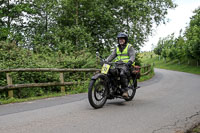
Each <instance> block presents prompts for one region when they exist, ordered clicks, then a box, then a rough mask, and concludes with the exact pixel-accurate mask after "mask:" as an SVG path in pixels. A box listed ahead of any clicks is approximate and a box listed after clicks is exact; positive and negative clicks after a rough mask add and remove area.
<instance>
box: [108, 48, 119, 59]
mask: <svg viewBox="0 0 200 133" xmlns="http://www.w3.org/2000/svg"><path fill="white" fill-rule="evenodd" d="M116 56H117V54H116V49H115V50H114V51H113V52H112V53H111V55H110V56H108V58H107V59H106V61H107V62H111V61H112V60H113V59H115V57H116Z"/></svg>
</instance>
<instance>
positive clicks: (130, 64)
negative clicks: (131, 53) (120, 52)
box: [126, 60, 133, 68]
mask: <svg viewBox="0 0 200 133" xmlns="http://www.w3.org/2000/svg"><path fill="white" fill-rule="evenodd" d="M132 64H133V62H132V61H131V60H129V61H128V63H126V65H127V66H128V67H129V68H131V66H132Z"/></svg>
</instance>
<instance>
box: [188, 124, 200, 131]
mask: <svg viewBox="0 0 200 133" xmlns="http://www.w3.org/2000/svg"><path fill="white" fill-rule="evenodd" d="M187 133H200V124H199V125H198V126H196V127H194V128H193V129H191V130H189V131H187Z"/></svg>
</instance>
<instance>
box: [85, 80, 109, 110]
mask: <svg viewBox="0 0 200 133" xmlns="http://www.w3.org/2000/svg"><path fill="white" fill-rule="evenodd" d="M107 93H108V89H107V87H106V83H105V81H104V80H103V79H101V78H97V79H92V80H91V81H90V85H89V88H88V100H89V103H90V105H91V106H92V107H93V108H95V109H98V108H101V107H103V105H104V104H105V103H106V100H107Z"/></svg>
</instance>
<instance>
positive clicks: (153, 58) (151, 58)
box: [140, 52, 200, 74]
mask: <svg viewBox="0 0 200 133" xmlns="http://www.w3.org/2000/svg"><path fill="white" fill-rule="evenodd" d="M140 57H141V59H142V62H144V63H145V64H151V65H153V66H154V67H155V68H162V69H167V70H174V71H180V72H187V73H193V74H200V66H199V67H197V66H196V64H195V62H191V65H188V64H187V61H184V62H180V64H179V62H178V60H172V61H171V60H169V59H167V60H166V61H165V60H163V59H162V58H160V60H159V56H157V55H155V54H153V53H152V52H149V53H145V54H144V53H143V54H141V55H140Z"/></svg>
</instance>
